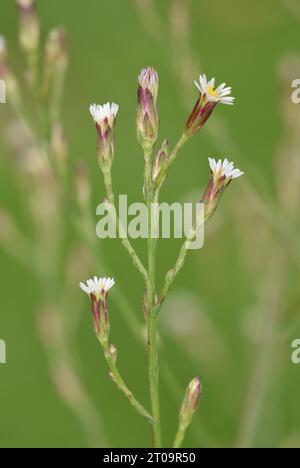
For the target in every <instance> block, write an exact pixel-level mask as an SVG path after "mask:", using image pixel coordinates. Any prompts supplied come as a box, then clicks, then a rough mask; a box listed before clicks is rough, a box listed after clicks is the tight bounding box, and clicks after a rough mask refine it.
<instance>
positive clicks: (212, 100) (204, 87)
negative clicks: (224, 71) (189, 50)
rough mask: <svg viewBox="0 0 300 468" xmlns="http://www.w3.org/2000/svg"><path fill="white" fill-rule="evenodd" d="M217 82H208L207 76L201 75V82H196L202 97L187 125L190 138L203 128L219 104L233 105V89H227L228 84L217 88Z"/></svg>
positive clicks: (186, 129) (198, 100)
mask: <svg viewBox="0 0 300 468" xmlns="http://www.w3.org/2000/svg"><path fill="white" fill-rule="evenodd" d="M215 81H216V80H215V78H212V79H211V80H207V78H206V75H200V77H199V82H198V81H195V85H196V86H197V88H198V89H199V91H200V96H199V98H198V99H197V101H196V104H195V106H194V109H193V110H192V112H191V114H190V115H189V118H188V120H187V122H186V125H185V133H186V135H187V136H189V137H190V136H192V135H195V133H197V132H198V131H199V130H200V128H202V127H203V125H204V124H205V123H206V122H207V120H208V119H209V117H210V116H211V114H212V112H213V110H214V108H215V107H216V105H217V104H219V103H221V104H228V105H233V101H234V97H232V96H230V93H231V88H230V87H226V83H222V84H221V85H220V86H218V87H217V88H216V87H215Z"/></svg>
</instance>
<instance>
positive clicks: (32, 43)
mask: <svg viewBox="0 0 300 468" xmlns="http://www.w3.org/2000/svg"><path fill="white" fill-rule="evenodd" d="M16 3H17V6H18V9H19V12H20V44H21V47H22V49H23V50H24V51H25V52H26V53H29V54H30V53H32V52H34V51H36V50H37V48H38V45H39V40H40V25H39V20H38V16H37V12H36V3H35V0H16Z"/></svg>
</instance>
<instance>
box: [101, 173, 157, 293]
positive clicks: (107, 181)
mask: <svg viewBox="0 0 300 468" xmlns="http://www.w3.org/2000/svg"><path fill="white" fill-rule="evenodd" d="M102 172H103V177H104V185H105V190H106V197H107V199H108V201H109V202H110V203H111V204H112V205H114V199H115V197H114V192H113V186H112V178H111V171H110V170H109V171H105V170H102ZM116 230H117V234H119V218H118V216H117V215H116ZM119 237H120V236H119ZM120 241H121V243H122V245H123V247H124V248H125V249H126V250H127V252H128V254H129V255H130V257H131V259H132V261H133V264H134V266H135V267H136V268H137V270H138V271H139V272H140V273H141V275H142V276H143V278H144V280H145V282H146V284H148V283H149V281H148V272H147V270H146V268H145V267H144V265H143V263H142V261H141V260H140V258H139V256H138V254H137V253H136V251H135V250H134V248H133V246H132V244H131V242H130V241H129V240H128V238H127V237H126V238H125V237H120Z"/></svg>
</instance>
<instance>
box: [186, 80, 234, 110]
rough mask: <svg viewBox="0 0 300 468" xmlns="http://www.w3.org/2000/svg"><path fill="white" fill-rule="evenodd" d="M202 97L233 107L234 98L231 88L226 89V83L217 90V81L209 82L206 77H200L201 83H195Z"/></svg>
mask: <svg viewBox="0 0 300 468" xmlns="http://www.w3.org/2000/svg"><path fill="white" fill-rule="evenodd" d="M194 83H195V85H196V86H197V88H198V89H199V91H200V93H201V95H202V96H204V95H205V96H206V99H207V100H208V101H212V102H220V103H221V104H227V105H231V106H232V105H233V104H234V99H235V98H234V97H233V96H230V94H231V87H230V86H228V87H226V83H222V84H220V86H218V87H217V88H215V84H216V80H215V78H212V79H211V80H207V78H206V75H200V77H199V81H194Z"/></svg>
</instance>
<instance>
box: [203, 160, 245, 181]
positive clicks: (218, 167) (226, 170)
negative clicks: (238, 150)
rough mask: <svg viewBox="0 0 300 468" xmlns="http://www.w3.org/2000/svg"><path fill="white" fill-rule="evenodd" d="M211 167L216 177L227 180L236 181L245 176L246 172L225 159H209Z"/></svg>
mask: <svg viewBox="0 0 300 468" xmlns="http://www.w3.org/2000/svg"><path fill="white" fill-rule="evenodd" d="M208 160H209V165H210V168H211V171H212V173H213V176H214V177H226V179H236V178H237V177H240V176H242V175H243V174H244V172H242V171H240V170H239V169H236V168H235V167H234V164H233V162H230V161H228V159H224V161H222V160H221V159H219V160H218V161H216V160H215V159H214V158H208Z"/></svg>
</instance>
